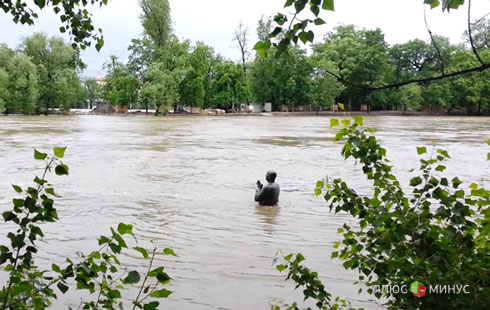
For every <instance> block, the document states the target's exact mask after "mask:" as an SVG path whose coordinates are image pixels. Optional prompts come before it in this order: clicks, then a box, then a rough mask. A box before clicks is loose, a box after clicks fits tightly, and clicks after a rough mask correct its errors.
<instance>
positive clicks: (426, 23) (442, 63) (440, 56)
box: [424, 5, 445, 75]
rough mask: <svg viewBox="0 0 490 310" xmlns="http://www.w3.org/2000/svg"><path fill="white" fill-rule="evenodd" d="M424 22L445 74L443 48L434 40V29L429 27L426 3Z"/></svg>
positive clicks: (442, 71) (442, 72)
mask: <svg viewBox="0 0 490 310" xmlns="http://www.w3.org/2000/svg"><path fill="white" fill-rule="evenodd" d="M424 22H425V27H426V28H427V31H428V32H429V36H430V41H431V42H432V45H434V47H435V48H436V51H437V55H438V56H439V60H440V61H441V74H442V75H444V74H445V68H444V59H443V58H442V54H441V50H440V49H439V46H438V45H437V43H436V41H435V40H434V36H433V35H432V31H431V30H430V28H429V23H428V22H427V14H426V10H425V5H424Z"/></svg>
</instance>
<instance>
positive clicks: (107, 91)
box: [102, 56, 139, 107]
mask: <svg viewBox="0 0 490 310" xmlns="http://www.w3.org/2000/svg"><path fill="white" fill-rule="evenodd" d="M105 67H106V69H107V70H108V71H109V72H108V80H107V83H106V84H105V85H104V86H103V90H102V92H103V93H104V99H105V101H107V102H109V103H111V104H113V105H118V106H127V107H130V106H131V104H134V103H135V102H136V100H137V98H138V85H139V83H138V78H137V77H136V76H135V75H134V74H133V73H132V72H131V71H130V70H129V68H128V67H127V66H125V65H123V64H122V63H120V62H119V61H118V59H117V57H116V56H111V59H110V61H109V62H107V63H106V64H105Z"/></svg>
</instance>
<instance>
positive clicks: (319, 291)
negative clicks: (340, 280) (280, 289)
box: [272, 253, 362, 310]
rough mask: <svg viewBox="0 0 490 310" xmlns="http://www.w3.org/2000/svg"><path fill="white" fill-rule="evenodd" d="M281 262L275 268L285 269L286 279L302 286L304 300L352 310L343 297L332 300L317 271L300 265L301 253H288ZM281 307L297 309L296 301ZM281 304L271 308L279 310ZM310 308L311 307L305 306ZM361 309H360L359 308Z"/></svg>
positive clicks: (322, 306)
mask: <svg viewBox="0 0 490 310" xmlns="http://www.w3.org/2000/svg"><path fill="white" fill-rule="evenodd" d="M281 258H282V260H283V262H282V263H281V264H278V265H276V269H277V270H279V272H283V271H284V270H286V271H287V272H288V275H287V276H286V280H292V281H294V282H295V283H296V285H295V289H298V288H302V289H303V295H304V297H305V299H304V300H305V301H306V300H308V299H312V300H314V301H315V305H316V307H317V308H318V309H325V310H326V309H332V310H337V309H339V310H340V309H349V310H354V308H352V307H351V306H350V303H348V302H346V301H345V300H343V299H340V298H338V297H336V298H335V299H333V300H332V294H330V293H328V292H327V291H326V290H325V286H324V285H323V283H322V282H321V281H320V279H319V278H318V273H316V272H314V271H311V270H310V269H308V268H307V267H305V266H303V265H302V262H303V261H304V260H305V258H304V256H303V255H302V254H301V253H298V254H296V255H293V254H288V255H286V256H283V257H281ZM281 306H282V307H283V308H284V307H286V309H287V310H299V309H300V308H298V305H297V303H296V302H295V303H293V304H292V305H281ZM281 306H279V305H275V306H273V307H272V309H273V310H280V309H281ZM307 309H311V308H307ZM359 310H362V309H359Z"/></svg>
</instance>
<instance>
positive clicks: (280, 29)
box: [254, 0, 490, 91]
mask: <svg viewBox="0 0 490 310" xmlns="http://www.w3.org/2000/svg"><path fill="white" fill-rule="evenodd" d="M464 2H465V1H464V0H443V1H442V5H441V2H440V1H439V0H424V3H425V4H428V5H430V6H431V8H435V7H438V6H439V5H441V7H442V9H443V11H444V10H447V11H449V10H450V9H457V8H458V7H459V6H460V5H462V4H464ZM307 4H309V5H308V8H309V9H310V11H311V12H312V13H313V15H314V17H313V18H312V19H305V18H303V19H299V18H297V16H298V14H300V13H302V12H303V10H304V9H305V8H306V7H307ZM468 4H469V7H470V4H471V0H468ZM293 5H294V9H295V13H294V15H293V16H292V17H291V20H289V18H288V16H287V15H286V14H282V13H278V14H277V15H276V16H275V17H274V21H275V22H276V24H277V27H275V28H274V30H273V31H272V32H271V33H269V36H268V37H267V39H266V40H265V41H259V42H257V44H255V46H254V49H255V50H256V51H257V52H258V53H259V55H260V56H261V57H264V56H267V55H268V50H269V49H270V48H271V46H275V47H277V48H278V51H279V53H282V52H284V51H285V50H287V48H288V47H289V46H290V45H291V44H293V43H294V44H298V42H299V41H301V42H303V43H304V44H306V43H307V42H310V43H313V40H314V39H315V33H314V32H313V31H312V30H308V26H309V25H310V24H314V25H322V24H325V21H324V20H323V19H322V18H320V17H319V14H320V11H321V9H323V10H329V11H333V10H334V0H286V2H285V5H284V7H285V8H287V7H290V6H293ZM470 15H471V14H470V9H469V10H468V24H469V25H471V22H470ZM284 25H288V26H284ZM469 29H471V27H469ZM274 38H277V42H273V41H272V40H273V39H274ZM470 41H471V35H470ZM472 47H473V44H472ZM473 52H474V54H475V55H476V56H477V58H478V60H479V62H480V65H478V66H476V67H472V68H465V69H463V70H460V71H457V72H451V73H446V72H444V70H443V67H442V68H441V69H442V70H441V72H440V73H438V74H436V75H433V76H430V77H425V78H418V79H410V80H406V81H402V82H397V83H391V84H384V85H376V86H366V85H363V84H356V83H354V82H352V81H349V80H348V79H346V78H344V77H343V76H341V75H338V74H336V73H334V72H329V74H330V75H332V76H333V77H335V78H336V79H337V80H339V81H340V82H342V83H344V84H346V85H350V86H351V87H356V88H358V89H360V90H364V91H379V90H383V89H391V88H397V87H400V86H403V85H408V84H413V83H426V82H432V81H439V80H444V79H447V78H451V77H454V76H459V75H463V74H470V73H475V72H481V71H484V70H487V69H490V63H488V62H485V61H484V60H483V59H481V58H480V57H479V55H478V52H477V50H476V48H473Z"/></svg>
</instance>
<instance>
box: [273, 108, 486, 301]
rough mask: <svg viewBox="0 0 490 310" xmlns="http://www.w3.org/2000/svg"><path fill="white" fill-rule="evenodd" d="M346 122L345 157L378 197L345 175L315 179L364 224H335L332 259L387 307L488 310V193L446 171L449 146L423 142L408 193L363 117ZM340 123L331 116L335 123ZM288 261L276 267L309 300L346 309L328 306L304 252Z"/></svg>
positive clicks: (319, 190)
mask: <svg viewBox="0 0 490 310" xmlns="http://www.w3.org/2000/svg"><path fill="white" fill-rule="evenodd" d="M341 123H342V124H343V126H344V127H343V128H341V129H340V131H339V132H338V133H337V135H336V137H335V140H336V141H340V140H342V141H344V147H343V149H342V156H343V157H344V158H345V159H347V158H350V157H352V158H354V159H355V160H356V163H358V164H360V166H361V168H362V171H363V173H364V175H365V176H366V177H367V179H368V180H369V181H371V182H372V189H373V194H372V195H370V196H363V195H359V194H358V193H357V192H356V191H355V190H354V189H353V188H351V187H349V186H348V184H347V183H346V182H344V181H343V180H342V179H341V178H336V179H333V180H330V179H327V180H322V181H319V182H318V183H317V186H316V189H315V193H316V195H317V196H319V195H323V197H324V198H325V200H326V202H327V205H328V207H329V208H330V210H333V211H334V212H335V213H338V212H346V213H349V214H350V215H351V216H352V217H354V218H356V219H357V220H358V223H359V226H358V227H351V226H349V225H346V224H344V225H343V227H341V228H339V229H338V232H339V233H341V234H342V236H343V240H342V241H341V242H337V243H335V245H334V248H335V249H337V251H335V252H333V253H332V258H337V259H340V260H342V261H343V266H344V268H345V269H347V270H348V269H354V270H357V271H359V281H360V283H362V284H364V285H365V286H366V287H367V292H368V293H369V294H372V295H374V296H375V297H376V298H378V299H381V300H382V301H385V303H386V307H387V308H388V309H471V310H477V309H482V310H483V309H488V305H490V254H489V253H490V209H489V205H490V193H489V191H488V190H486V189H485V188H484V187H483V186H482V185H479V184H476V183H473V184H471V185H469V188H467V189H464V187H463V186H462V182H461V181H460V179H459V178H458V177H454V178H452V179H449V178H448V177H446V176H444V170H445V169H446V167H445V166H444V162H445V161H446V160H448V159H450V155H449V154H448V153H447V152H446V151H445V150H441V149H433V150H432V151H431V152H430V155H427V154H428V152H427V148H426V147H418V148H417V152H418V154H419V155H422V156H423V158H422V159H420V168H419V171H418V175H416V176H414V177H413V178H412V179H411V180H410V184H409V185H408V188H410V192H409V193H407V192H406V191H405V190H404V189H403V188H402V186H401V185H400V183H399V182H398V180H397V178H396V176H395V175H394V174H393V173H392V166H391V165H390V164H389V160H388V159H387V158H386V150H385V149H384V148H382V147H381V146H380V145H379V143H378V142H377V140H376V137H374V136H373V135H372V132H373V130H371V129H368V128H364V127H363V120H362V118H360V117H354V122H353V123H351V121H350V120H343V121H342V122H341ZM338 125H339V121H338V120H332V121H331V127H335V126H338ZM489 145H490V142H489ZM487 156H488V159H490V153H489V154H488V155H487ZM412 172H413V170H412ZM284 258H285V262H284V263H283V264H280V265H278V266H277V268H278V269H279V270H280V271H282V270H286V271H288V277H287V278H288V279H292V280H293V281H294V282H296V284H297V287H303V288H304V295H305V298H306V299H307V298H313V299H315V300H316V301H317V306H318V308H320V309H330V308H332V309H336V308H337V307H342V306H343V305H342V304H339V303H335V304H332V305H331V304H330V303H329V300H330V295H329V294H328V293H326V292H324V290H323V285H320V284H321V282H320V283H319V280H318V277H317V274H316V273H312V272H311V271H310V270H309V269H308V268H306V267H304V266H301V262H302V261H303V259H304V258H303V256H302V255H300V254H297V255H288V256H285V257H284ZM403 288H405V289H403ZM436 290H437V291H436ZM424 294H425V296H424ZM293 306H294V305H293ZM291 309H297V307H293V308H291Z"/></svg>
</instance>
